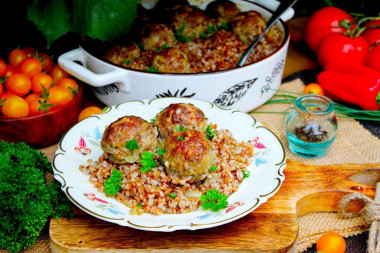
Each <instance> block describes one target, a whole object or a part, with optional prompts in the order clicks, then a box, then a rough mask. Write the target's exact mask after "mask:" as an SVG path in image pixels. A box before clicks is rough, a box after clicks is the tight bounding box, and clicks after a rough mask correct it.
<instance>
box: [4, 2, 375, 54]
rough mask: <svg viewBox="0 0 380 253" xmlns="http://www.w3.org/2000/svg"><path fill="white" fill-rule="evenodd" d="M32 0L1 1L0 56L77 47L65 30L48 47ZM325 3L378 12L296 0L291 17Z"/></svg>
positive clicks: (360, 5) (365, 5) (366, 5)
mask: <svg viewBox="0 0 380 253" xmlns="http://www.w3.org/2000/svg"><path fill="white" fill-rule="evenodd" d="M42 1H49V0H42ZM126 1H128V0H126ZM173 1H176V0H173ZM282 1H283V0H282ZM33 2H34V0H21V1H18V0H6V1H2V4H1V7H0V8H1V10H2V12H1V14H0V24H1V25H0V30H1V39H0V43H1V45H2V46H1V52H0V57H1V58H3V59H7V56H8V54H9V52H10V51H11V50H12V49H13V48H16V47H20V48H22V47H34V48H36V49H38V50H39V51H43V52H46V53H49V54H50V55H53V56H55V57H54V58H55V59H56V58H57V57H58V56H59V55H60V54H62V53H64V52H66V51H69V50H71V49H73V48H76V47H78V45H79V42H80V40H79V36H78V35H77V34H72V33H69V34H66V35H65V36H63V37H61V38H60V39H58V40H57V41H55V42H54V43H53V44H52V46H51V48H50V49H49V50H48V49H47V46H46V40H45V38H44V36H43V35H42V33H41V32H40V31H39V30H37V29H36V27H35V26H34V24H33V23H32V22H30V21H28V19H27V5H28V4H33ZM328 5H333V6H336V7H339V8H342V9H344V10H345V11H347V12H349V13H363V14H365V15H370V16H377V15H379V11H380V8H379V6H378V5H379V1H378V0H360V1H358V0H355V1H353V0H314V1H307V0H298V1H297V2H296V4H295V5H294V7H293V8H294V9H295V17H301V16H308V15H310V14H312V13H313V12H315V11H316V10H318V9H320V8H322V7H325V6H328Z"/></svg>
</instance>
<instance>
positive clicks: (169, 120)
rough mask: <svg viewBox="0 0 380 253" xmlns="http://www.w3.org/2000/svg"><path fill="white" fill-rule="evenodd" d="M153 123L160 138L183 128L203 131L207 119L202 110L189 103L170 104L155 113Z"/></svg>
mask: <svg viewBox="0 0 380 253" xmlns="http://www.w3.org/2000/svg"><path fill="white" fill-rule="evenodd" d="M154 124H155V125H156V126H157V129H158V132H159V135H160V138H161V139H165V138H167V137H168V136H169V135H171V134H173V133H177V132H179V131H183V130H186V129H188V130H190V129H195V130H198V131H200V132H202V133H203V132H205V131H206V128H207V124H208V120H207V118H206V117H205V115H204V113H203V111H202V110H200V109H199V108H197V107H196V106H194V105H193V104H191V103H175V104H170V105H169V106H168V107H166V108H165V109H164V110H162V111H161V112H159V113H158V114H157V115H156V120H155V121H154Z"/></svg>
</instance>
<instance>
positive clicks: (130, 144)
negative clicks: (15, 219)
mask: <svg viewBox="0 0 380 253" xmlns="http://www.w3.org/2000/svg"><path fill="white" fill-rule="evenodd" d="M125 147H126V148H127V149H129V150H131V151H133V150H135V149H139V148H140V147H139V144H137V141H136V139H132V140H130V141H127V143H126V145H125Z"/></svg>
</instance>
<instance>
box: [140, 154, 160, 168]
mask: <svg viewBox="0 0 380 253" xmlns="http://www.w3.org/2000/svg"><path fill="white" fill-rule="evenodd" d="M153 157H154V154H153V153H152V152H147V151H145V152H143V153H142V154H141V160H140V162H141V165H142V167H141V168H140V171H141V172H143V173H144V172H148V171H150V170H151V169H153V168H155V167H156V166H157V164H158V163H157V162H156V161H155V160H153Z"/></svg>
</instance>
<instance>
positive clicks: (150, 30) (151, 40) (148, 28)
mask: <svg viewBox="0 0 380 253" xmlns="http://www.w3.org/2000/svg"><path fill="white" fill-rule="evenodd" d="M140 42H141V44H142V45H143V47H144V49H145V50H155V49H160V48H163V47H172V46H174V43H175V36H174V32H173V30H172V29H171V28H170V27H169V26H167V25H165V24H161V23H149V24H146V25H144V27H143V28H142V31H141V35H140Z"/></svg>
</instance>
